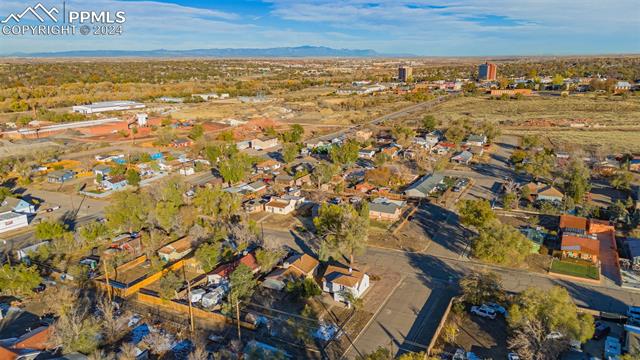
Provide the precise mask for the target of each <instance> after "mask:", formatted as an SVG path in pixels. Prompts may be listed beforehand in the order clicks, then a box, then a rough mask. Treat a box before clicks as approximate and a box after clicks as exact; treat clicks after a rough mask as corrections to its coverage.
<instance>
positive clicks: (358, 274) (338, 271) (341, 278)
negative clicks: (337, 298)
mask: <svg viewBox="0 0 640 360" xmlns="http://www.w3.org/2000/svg"><path fill="white" fill-rule="evenodd" d="M364 275H365V273H364V272H362V271H359V270H356V269H351V270H349V268H348V267H342V266H336V265H329V266H328V267H327V270H326V271H325V272H324V279H325V280H326V281H328V282H332V283H336V284H340V285H343V286H347V287H351V288H352V287H356V286H357V285H358V283H360V281H361V280H362V279H363V278H364Z"/></svg>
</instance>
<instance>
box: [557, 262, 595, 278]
mask: <svg viewBox="0 0 640 360" xmlns="http://www.w3.org/2000/svg"><path fill="white" fill-rule="evenodd" d="M550 271H551V272H554V273H558V274H564V275H570V276H577V277H582V278H586V279H593V280H598V279H599V278H600V274H599V273H598V268H597V267H596V266H593V265H589V264H587V263H582V262H575V261H570V260H557V259H555V260H553V262H552V263H551V269H550Z"/></svg>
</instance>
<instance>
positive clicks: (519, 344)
mask: <svg viewBox="0 0 640 360" xmlns="http://www.w3.org/2000/svg"><path fill="white" fill-rule="evenodd" d="M548 335H549V333H548V332H546V331H545V329H544V327H543V326H542V324H541V322H540V321H539V320H533V321H527V322H525V323H524V324H523V325H522V326H519V327H517V328H516V329H514V330H513V336H512V337H511V338H510V339H509V342H508V346H509V349H511V350H513V351H515V352H516V353H517V354H518V355H519V356H520V358H521V359H523V360H555V359H558V358H559V355H560V354H561V353H562V352H563V351H565V350H567V349H568V348H569V341H568V340H567V339H566V338H561V339H556V338H549V337H548Z"/></svg>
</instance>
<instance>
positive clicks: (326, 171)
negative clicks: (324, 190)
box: [311, 162, 340, 187]
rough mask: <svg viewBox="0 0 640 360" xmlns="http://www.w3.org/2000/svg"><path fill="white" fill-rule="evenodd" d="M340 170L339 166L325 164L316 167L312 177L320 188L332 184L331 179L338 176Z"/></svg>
mask: <svg viewBox="0 0 640 360" xmlns="http://www.w3.org/2000/svg"><path fill="white" fill-rule="evenodd" d="M339 170H340V169H339V167H338V166H337V165H335V164H330V163H326V162H323V163H320V164H319V165H318V166H316V167H315V169H314V170H313V173H311V177H312V178H314V180H315V181H316V183H317V184H318V187H320V185H322V184H326V183H328V182H330V181H331V179H333V177H334V176H335V175H336V174H338V171H339Z"/></svg>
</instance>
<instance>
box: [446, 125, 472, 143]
mask: <svg viewBox="0 0 640 360" xmlns="http://www.w3.org/2000/svg"><path fill="white" fill-rule="evenodd" d="M466 135H467V131H466V130H465V129H464V127H462V126H460V125H455V124H454V125H451V126H449V128H448V129H447V131H446V132H445V136H446V138H447V140H449V141H451V142H453V143H456V144H457V143H459V142H461V141H462V140H463V139H464V137H465V136H466Z"/></svg>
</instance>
